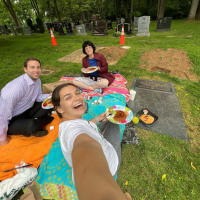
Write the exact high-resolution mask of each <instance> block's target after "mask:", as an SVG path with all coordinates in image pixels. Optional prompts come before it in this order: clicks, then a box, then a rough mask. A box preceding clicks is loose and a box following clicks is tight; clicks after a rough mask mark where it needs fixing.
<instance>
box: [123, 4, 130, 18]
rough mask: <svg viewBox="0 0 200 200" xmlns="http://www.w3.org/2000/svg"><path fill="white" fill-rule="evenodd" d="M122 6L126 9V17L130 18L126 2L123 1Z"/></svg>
mask: <svg viewBox="0 0 200 200" xmlns="http://www.w3.org/2000/svg"><path fill="white" fill-rule="evenodd" d="M122 5H123V8H124V13H125V17H126V18H128V16H129V14H128V9H127V7H126V3H125V1H124V0H122Z"/></svg>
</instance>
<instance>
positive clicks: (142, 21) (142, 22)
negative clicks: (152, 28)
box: [136, 16, 150, 37]
mask: <svg viewBox="0 0 200 200" xmlns="http://www.w3.org/2000/svg"><path fill="white" fill-rule="evenodd" d="M149 24H150V16H142V17H139V18H138V32H137V34H136V36H137V37H140V36H142V37H143V36H147V37H149V36H150V33H149Z"/></svg>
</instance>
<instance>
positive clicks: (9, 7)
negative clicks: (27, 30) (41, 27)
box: [3, 0, 20, 27]
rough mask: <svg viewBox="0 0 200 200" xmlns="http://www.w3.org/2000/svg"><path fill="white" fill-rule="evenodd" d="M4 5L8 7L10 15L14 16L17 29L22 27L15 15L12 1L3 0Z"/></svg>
mask: <svg viewBox="0 0 200 200" xmlns="http://www.w3.org/2000/svg"><path fill="white" fill-rule="evenodd" d="M3 3H4V5H5V6H6V8H7V9H8V11H9V13H10V15H11V16H12V18H13V20H14V22H15V24H16V26H17V27H20V23H19V20H18V18H17V15H16V14H15V11H14V9H13V6H12V3H11V1H10V0H3Z"/></svg>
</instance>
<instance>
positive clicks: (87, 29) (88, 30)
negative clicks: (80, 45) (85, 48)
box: [85, 23, 92, 32]
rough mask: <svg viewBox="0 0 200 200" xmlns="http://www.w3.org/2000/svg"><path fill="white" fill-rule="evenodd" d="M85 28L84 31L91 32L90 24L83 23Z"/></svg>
mask: <svg viewBox="0 0 200 200" xmlns="http://www.w3.org/2000/svg"><path fill="white" fill-rule="evenodd" d="M85 30H86V32H92V24H91V23H85Z"/></svg>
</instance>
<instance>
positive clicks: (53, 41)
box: [50, 28, 58, 46]
mask: <svg viewBox="0 0 200 200" xmlns="http://www.w3.org/2000/svg"><path fill="white" fill-rule="evenodd" d="M50 33H51V41H52V46H55V45H58V44H57V42H56V39H55V37H54V34H53V31H52V30H51V28H50Z"/></svg>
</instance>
